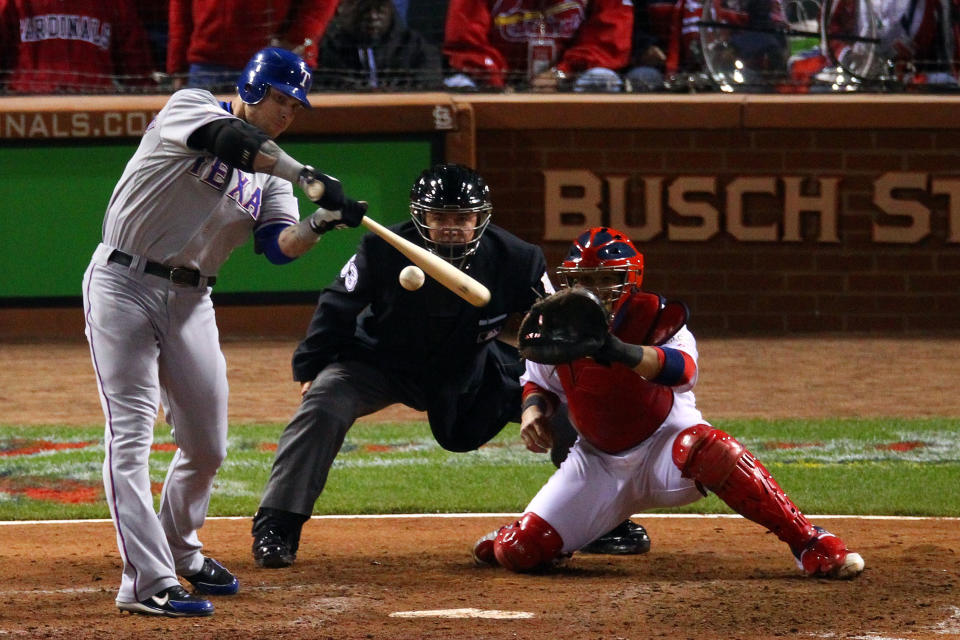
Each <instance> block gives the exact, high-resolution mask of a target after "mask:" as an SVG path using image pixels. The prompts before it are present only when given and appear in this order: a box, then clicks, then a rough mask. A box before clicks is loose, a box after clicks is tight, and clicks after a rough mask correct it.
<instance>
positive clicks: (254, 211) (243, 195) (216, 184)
mask: <svg viewBox="0 0 960 640" xmlns="http://www.w3.org/2000/svg"><path fill="white" fill-rule="evenodd" d="M187 172H188V173H190V175H192V176H194V177H195V178H197V179H198V180H199V181H200V182H202V183H203V184H206V185H208V186H210V187H212V188H214V189H216V190H218V191H223V190H224V189H226V187H227V184H228V183H229V182H230V176H231V174H232V173H236V176H237V184H236V186H234V187H233V189H231V190H230V191H229V192H228V193H227V197H228V198H230V199H231V200H234V201H235V202H236V203H237V204H238V205H240V208H241V209H243V210H244V211H246V212H247V213H248V214H250V217H252V218H253V219H254V220H256V219H258V218H259V217H260V203H261V201H262V199H263V190H262V189H261V188H260V187H258V186H254V183H253V181H252V180H251V179H250V175H249V174H246V173H244V172H243V171H240V170H239V169H237V170H233V169H231V168H230V167H229V166H228V165H227V164H226V163H225V162H223V161H222V160H221V159H220V158H214V157H210V156H200V157H198V158H197V159H196V160H195V161H194V162H193V164H192V165H190V168H189V169H188V170H187ZM248 196H249V197H248Z"/></svg>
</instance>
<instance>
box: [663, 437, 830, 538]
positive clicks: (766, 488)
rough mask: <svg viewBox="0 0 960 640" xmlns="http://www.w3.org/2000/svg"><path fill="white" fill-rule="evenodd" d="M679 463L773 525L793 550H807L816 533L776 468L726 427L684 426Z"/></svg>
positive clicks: (745, 512)
mask: <svg viewBox="0 0 960 640" xmlns="http://www.w3.org/2000/svg"><path fill="white" fill-rule="evenodd" d="M673 462H674V464H676V465H677V467H679V468H680V471H681V472H682V473H683V477H685V478H692V479H694V480H696V481H697V482H699V483H700V484H702V485H703V486H704V487H706V488H707V489H709V490H710V491H712V492H714V493H715V494H717V497H719V498H720V499H721V500H723V501H724V502H725V503H727V505H729V506H730V508H732V509H733V510H734V511H736V512H737V513H739V514H740V515H742V516H743V517H745V518H748V519H750V520H753V521H754V522H756V523H758V524H761V525H763V526H764V527H766V528H767V529H769V530H770V531H771V532H773V533H774V534H776V536H777V537H778V538H780V539H781V540H783V541H784V542H786V543H787V544H788V545H790V549H791V550H797V549H801V548H803V545H804V544H806V543H807V542H808V541H809V540H811V539H812V538H813V537H814V536H815V535H816V530H815V529H814V526H813V525H812V524H810V521H809V520H807V518H806V517H805V516H804V515H803V513H801V512H800V509H798V508H797V505H795V504H794V503H793V501H792V500H790V498H788V497H787V494H786V493H784V492H783V489H781V488H780V485H778V484H777V481H776V480H774V479H773V476H771V475H770V472H769V471H767V470H766V468H764V466H763V465H762V464H760V461H759V460H757V459H756V458H754V457H753V454H751V453H750V452H749V451H747V450H746V449H745V448H744V446H743V445H742V444H740V443H739V442H737V441H736V440H735V439H734V438H733V437H732V436H730V435H728V434H726V433H724V432H723V431H720V430H719V429H714V428H713V427H710V426H707V425H704V424H699V425H696V426H693V427H690V428H688V429H684V430H683V431H682V432H680V434H679V435H678V436H677V439H676V440H674V442H673Z"/></svg>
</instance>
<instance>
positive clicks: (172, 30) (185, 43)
mask: <svg viewBox="0 0 960 640" xmlns="http://www.w3.org/2000/svg"><path fill="white" fill-rule="evenodd" d="M169 21H170V25H169V38H168V40H167V73H183V72H185V71H186V70H187V47H189V46H190V34H191V33H192V32H193V18H192V11H191V0H170V13H169Z"/></svg>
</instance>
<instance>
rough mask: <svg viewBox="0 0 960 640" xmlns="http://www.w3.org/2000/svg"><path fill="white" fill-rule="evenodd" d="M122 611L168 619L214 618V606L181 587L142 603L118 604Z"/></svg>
mask: <svg viewBox="0 0 960 640" xmlns="http://www.w3.org/2000/svg"><path fill="white" fill-rule="evenodd" d="M117 608H118V609H120V611H128V612H130V613H140V614H144V615H148V616H167V617H168V618H192V617H199V616H212V615H213V604H212V603H211V602H210V601H209V600H204V599H203V598H197V597H196V596H192V595H190V594H189V593H187V591H186V589H184V588H183V587H181V586H180V585H174V586H172V587H167V588H166V589H164V590H163V591H159V592H157V593H155V594H153V595H152V596H150V597H149V598H147V599H146V600H141V601H140V602H118V603H117Z"/></svg>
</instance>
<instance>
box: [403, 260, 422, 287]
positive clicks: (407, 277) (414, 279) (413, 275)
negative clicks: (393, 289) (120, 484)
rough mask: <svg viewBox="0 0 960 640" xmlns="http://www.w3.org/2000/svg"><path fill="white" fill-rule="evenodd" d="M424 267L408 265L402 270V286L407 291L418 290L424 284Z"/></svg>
mask: <svg viewBox="0 0 960 640" xmlns="http://www.w3.org/2000/svg"><path fill="white" fill-rule="evenodd" d="M424 278H425V276H424V275H423V269H421V268H420V267H418V266H416V265H412V264H411V265H407V266H406V267H404V268H403V269H401V270H400V286H401V287H403V288H404V289H406V290H407V291H416V290H417V289H419V288H420V287H422V286H423V281H424Z"/></svg>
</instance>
